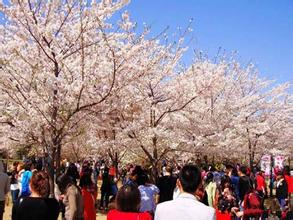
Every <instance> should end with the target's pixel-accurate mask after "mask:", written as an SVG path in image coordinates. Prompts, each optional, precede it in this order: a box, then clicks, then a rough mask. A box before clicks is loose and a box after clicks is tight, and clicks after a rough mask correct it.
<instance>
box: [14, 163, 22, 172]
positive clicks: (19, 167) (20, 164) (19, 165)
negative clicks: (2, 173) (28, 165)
mask: <svg viewBox="0 0 293 220" xmlns="http://www.w3.org/2000/svg"><path fill="white" fill-rule="evenodd" d="M23 168H24V165H23V163H19V164H18V165H17V168H16V171H17V172H19V171H21V170H23Z"/></svg>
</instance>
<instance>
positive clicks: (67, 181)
mask: <svg viewBox="0 0 293 220" xmlns="http://www.w3.org/2000/svg"><path fill="white" fill-rule="evenodd" d="M56 183H57V186H58V188H59V190H60V192H61V193H62V194H65V192H66V189H67V187H69V186H70V185H73V184H75V182H74V181H73V180H72V178H70V176H68V175H66V174H62V175H61V176H59V177H58V178H57V180H56Z"/></svg>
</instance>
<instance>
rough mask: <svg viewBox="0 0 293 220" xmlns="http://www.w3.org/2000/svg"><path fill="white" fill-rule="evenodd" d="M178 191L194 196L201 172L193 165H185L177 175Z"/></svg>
mask: <svg viewBox="0 0 293 220" xmlns="http://www.w3.org/2000/svg"><path fill="white" fill-rule="evenodd" d="M177 184H178V187H179V189H180V191H183V192H187V193H191V194H194V193H195V192H196V189H197V188H198V187H199V185H200V184H201V171H200V169H199V168H198V167H197V166H195V165H185V166H184V167H183V168H182V169H181V170H180V173H179V180H178V182H177Z"/></svg>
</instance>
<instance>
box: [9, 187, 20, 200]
mask: <svg viewBox="0 0 293 220" xmlns="http://www.w3.org/2000/svg"><path fill="white" fill-rule="evenodd" d="M18 196H19V189H16V190H11V198H12V202H13V204H15V203H16V202H17V199H18Z"/></svg>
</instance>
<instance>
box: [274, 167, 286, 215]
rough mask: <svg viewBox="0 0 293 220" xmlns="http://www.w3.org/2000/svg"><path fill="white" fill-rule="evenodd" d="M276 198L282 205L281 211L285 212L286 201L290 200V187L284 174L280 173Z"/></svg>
mask: <svg viewBox="0 0 293 220" xmlns="http://www.w3.org/2000/svg"><path fill="white" fill-rule="evenodd" d="M276 197H277V199H278V201H279V203H280V206H281V209H282V210H284V208H285V206H286V199H287V198H288V185H287V182H286V181H285V179H284V176H283V174H282V172H278V174H277V186H276Z"/></svg>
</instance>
